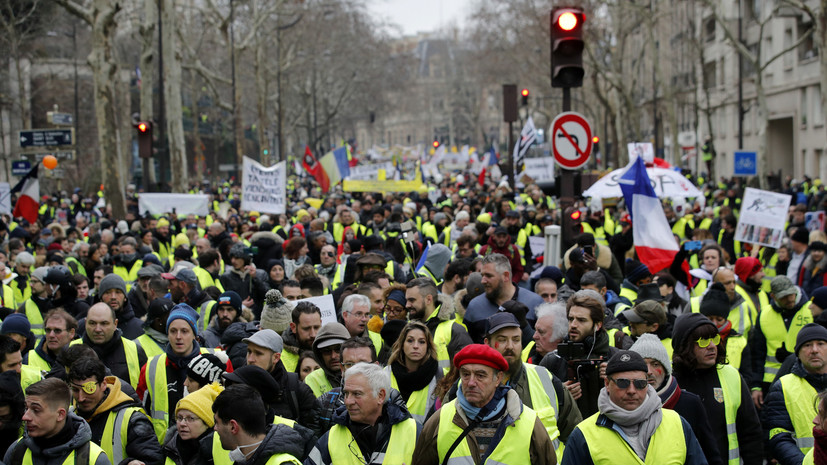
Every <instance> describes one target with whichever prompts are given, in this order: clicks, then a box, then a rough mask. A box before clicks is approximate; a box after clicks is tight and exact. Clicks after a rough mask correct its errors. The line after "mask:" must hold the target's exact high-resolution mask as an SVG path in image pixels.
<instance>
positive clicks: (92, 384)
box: [69, 381, 98, 394]
mask: <svg viewBox="0 0 827 465" xmlns="http://www.w3.org/2000/svg"><path fill="white" fill-rule="evenodd" d="M69 386H70V387H71V388H72V390H73V391H75V392H77V391H81V390H82V391H83V392H85V393H87V394H94V393H95V391H97V390H98V382H97V381H89V382H86V383H83V384H81V385H80V386H78V385H77V384H74V383H72V384H70V385H69Z"/></svg>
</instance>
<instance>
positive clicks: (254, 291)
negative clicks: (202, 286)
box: [219, 267, 270, 318]
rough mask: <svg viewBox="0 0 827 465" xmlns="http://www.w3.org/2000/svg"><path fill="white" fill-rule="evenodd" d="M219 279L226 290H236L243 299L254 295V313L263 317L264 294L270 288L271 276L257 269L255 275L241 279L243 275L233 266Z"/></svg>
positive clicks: (257, 316)
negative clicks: (236, 271)
mask: <svg viewBox="0 0 827 465" xmlns="http://www.w3.org/2000/svg"><path fill="white" fill-rule="evenodd" d="M219 279H220V280H221V285H222V286H224V290H225V291H235V292H236V293H238V295H239V297H241V300H245V299H247V297H252V298H253V300H254V301H255V304H254V305H253V313H254V314H255V316H256V318H260V317H261V310H262V307H261V306H262V305H263V303H264V296H265V295H266V294H267V291H269V290H270V286H269V285H268V284H267V283H268V282H269V278H268V276H267V273H265V272H264V270H256V272H255V274H254V275H253V276H251V275H249V274H247V275H246V276H245V277H244V279H241V276H240V275H238V274H237V273H235V272H234V271H233V269H232V267H229V269H228V270H227V271H226V272H225V273H224V274H222V275H221V277H220V278H219Z"/></svg>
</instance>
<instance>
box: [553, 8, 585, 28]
mask: <svg viewBox="0 0 827 465" xmlns="http://www.w3.org/2000/svg"><path fill="white" fill-rule="evenodd" d="M579 22H580V21H579V20H578V18H577V16H576V15H575V14H574V13H572V12H570V11H567V12H565V13H563V14H561V15H560V17H558V18H557V26H558V27H560V29H562V30H564V31H571V30H573V29H574V28H576V27H577V25H578V24H579Z"/></svg>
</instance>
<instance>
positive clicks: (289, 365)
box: [281, 349, 299, 372]
mask: <svg viewBox="0 0 827 465" xmlns="http://www.w3.org/2000/svg"><path fill="white" fill-rule="evenodd" d="M281 363H283V364H284V369H285V370H287V371H293V372H295V371H296V367H297V366H298V365H299V354H294V353H293V352H290V351H289V350H287V349H284V350H282V351H281Z"/></svg>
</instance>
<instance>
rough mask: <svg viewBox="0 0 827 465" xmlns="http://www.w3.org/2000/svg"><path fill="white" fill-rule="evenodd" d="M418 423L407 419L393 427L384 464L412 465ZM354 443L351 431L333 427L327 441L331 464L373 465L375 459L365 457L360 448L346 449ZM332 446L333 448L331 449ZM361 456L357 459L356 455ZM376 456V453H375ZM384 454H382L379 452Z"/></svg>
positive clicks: (386, 448)
mask: <svg viewBox="0 0 827 465" xmlns="http://www.w3.org/2000/svg"><path fill="white" fill-rule="evenodd" d="M415 438H416V421H415V420H414V419H413V418H406V419H405V420H403V421H400V422H399V423H397V424H395V425H393V426H392V427H391V436H390V439H388V444H387V446H386V447H385V452H384V459H383V460H382V463H387V464H397V463H398V464H403V463H411V460H412V459H413V451H414V446H415V445H416V441H415ZM353 442H354V438H353V435H352V434H351V432H350V430H349V429H348V428H347V427H346V426H343V425H333V427H332V428H330V435H329V436H328V439H327V444H328V452H329V453H330V463H335V464H336V465H364V464H366V463H373V462H374V459H375V457H363V456H362V453H361V451H360V450H359V448H358V447H355V448H352V447H345V444H351V443H353ZM330 446H332V447H330ZM357 453H358V454H359V456H358V457H357V456H356V454H357ZM374 454H376V453H374ZM379 454H382V452H379Z"/></svg>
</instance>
